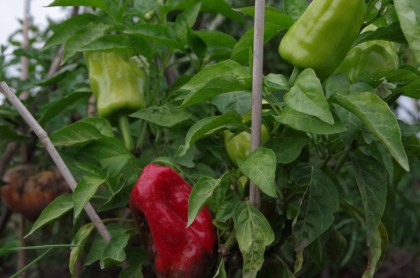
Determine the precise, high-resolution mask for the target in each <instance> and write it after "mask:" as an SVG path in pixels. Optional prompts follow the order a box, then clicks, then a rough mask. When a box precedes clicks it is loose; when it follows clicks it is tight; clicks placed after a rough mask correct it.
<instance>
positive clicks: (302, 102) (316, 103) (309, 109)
mask: <svg viewBox="0 0 420 278" xmlns="http://www.w3.org/2000/svg"><path fill="white" fill-rule="evenodd" d="M284 101H285V102H286V104H287V105H288V106H289V107H291V108H292V109H294V110H296V111H299V112H301V113H304V114H307V115H311V116H315V117H317V118H318V119H320V120H322V121H324V122H326V123H328V124H334V118H333V116H332V114H331V111H330V109H329V105H328V101H327V99H326V98H325V95H324V92H323V90H322V85H321V81H319V79H318V78H317V77H316V74H315V72H314V70H313V69H305V70H303V71H302V72H301V73H300V74H299V75H298V77H297V78H296V80H295V83H294V84H293V87H292V88H291V89H290V91H289V92H288V93H286V95H285V96H284Z"/></svg>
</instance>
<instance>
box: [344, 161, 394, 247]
mask: <svg viewBox="0 0 420 278" xmlns="http://www.w3.org/2000/svg"><path fill="white" fill-rule="evenodd" d="M352 162H353V163H352V165H353V172H354V176H355V178H356V182H357V187H358V188H359V192H360V195H361V197H362V204H363V209H364V211H365V223H366V228H365V229H366V239H367V243H368V245H370V244H371V242H372V238H373V236H374V234H375V233H376V232H377V229H378V225H379V223H380V222H381V219H382V215H383V213H384V210H385V204H386V195H387V187H388V176H387V174H386V172H385V171H384V168H383V166H382V165H381V164H380V163H379V162H378V161H377V160H375V159H374V158H373V157H370V156H366V155H363V154H361V153H357V154H354V155H352Z"/></svg>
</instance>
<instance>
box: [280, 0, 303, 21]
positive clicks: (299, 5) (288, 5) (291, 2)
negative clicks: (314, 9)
mask: <svg viewBox="0 0 420 278" xmlns="http://www.w3.org/2000/svg"><path fill="white" fill-rule="evenodd" d="M283 7H284V10H285V11H286V13H287V14H288V15H290V16H291V17H292V18H293V19H294V20H295V21H296V20H297V19H298V18H299V17H300V16H301V15H302V14H303V12H304V11H305V10H306V8H307V7H308V1H307V0H285V1H283Z"/></svg>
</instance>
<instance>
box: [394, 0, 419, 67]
mask: <svg viewBox="0 0 420 278" xmlns="http://www.w3.org/2000/svg"><path fill="white" fill-rule="evenodd" d="M394 6H395V10H396V11H397V15H398V19H399V21H400V25H401V29H402V31H403V33H404V36H405V38H406V39H407V41H408V45H409V46H410V49H411V50H412V51H413V53H414V55H415V56H416V59H417V62H420V24H419V22H420V2H419V1H417V0H394Z"/></svg>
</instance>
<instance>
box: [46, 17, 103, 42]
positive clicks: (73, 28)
mask: <svg viewBox="0 0 420 278" xmlns="http://www.w3.org/2000/svg"><path fill="white" fill-rule="evenodd" d="M103 21H104V19H102V18H100V17H98V16H96V15H93V14H81V15H77V16H73V17H70V18H69V19H67V20H65V21H63V22H62V23H60V24H59V25H58V26H56V27H55V28H54V34H52V35H51V36H50V37H49V38H48V40H47V41H46V42H45V45H44V47H43V48H44V49H48V48H50V47H53V46H56V45H62V44H64V43H65V42H66V41H67V40H68V39H69V38H71V37H72V36H73V35H74V33H75V32H77V31H78V30H80V29H84V28H86V25H88V24H89V23H91V22H103Z"/></svg>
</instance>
